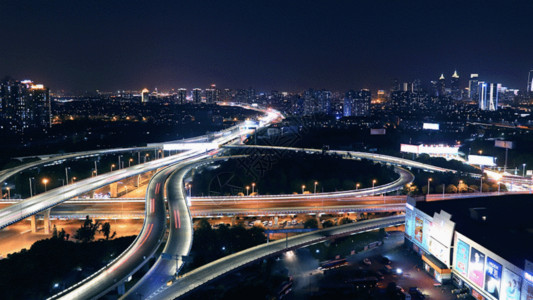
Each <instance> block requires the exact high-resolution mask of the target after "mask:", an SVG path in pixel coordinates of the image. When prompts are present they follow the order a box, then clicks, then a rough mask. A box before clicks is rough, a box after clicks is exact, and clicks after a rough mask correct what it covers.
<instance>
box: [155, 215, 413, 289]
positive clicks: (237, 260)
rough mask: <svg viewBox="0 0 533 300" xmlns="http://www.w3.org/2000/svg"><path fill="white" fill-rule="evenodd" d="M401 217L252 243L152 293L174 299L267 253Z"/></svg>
mask: <svg viewBox="0 0 533 300" xmlns="http://www.w3.org/2000/svg"><path fill="white" fill-rule="evenodd" d="M404 221H405V217H404V216H392V217H385V218H380V219H374V220H366V221H361V222H357V223H353V224H346V225H342V226H337V227H332V228H328V229H322V230H317V231H313V232H310V233H305V234H301V235H297V236H294V237H291V238H289V239H287V240H278V241H275V242H271V243H267V244H263V245H259V246H255V247H253V248H250V249H246V250H243V251H241V252H237V253H234V254H232V255H229V256H226V257H223V258H221V259H219V260H216V261H214V262H211V263H209V264H207V265H204V266H202V267H200V268H198V269H195V270H193V271H191V272H189V273H187V274H185V275H183V276H182V277H181V278H180V279H178V280H177V281H176V282H175V283H174V284H172V285H171V286H170V287H168V288H166V289H164V290H163V291H161V292H160V293H158V294H157V295H152V296H155V297H154V298H156V299H176V298H178V297H181V296H183V295H186V294H188V293H190V292H191V291H193V290H194V289H196V288H197V287H199V286H201V285H203V284H206V283H208V282H210V281H211V280H213V279H215V278H218V277H220V276H223V275H224V274H226V273H228V272H231V271H233V270H235V269H238V268H241V267H244V266H246V265H248V264H251V263H253V262H256V261H258V260H261V259H264V258H266V257H269V256H274V255H279V254H281V253H283V252H285V251H287V250H291V249H297V248H301V247H305V246H308V245H311V244H314V243H318V242H322V241H325V240H327V239H331V238H337V237H341V236H346V235H351V234H356V233H361V232H363V231H367V230H374V229H378V228H383V227H390V226H397V225H401V224H403V223H404ZM148 297H150V296H148Z"/></svg>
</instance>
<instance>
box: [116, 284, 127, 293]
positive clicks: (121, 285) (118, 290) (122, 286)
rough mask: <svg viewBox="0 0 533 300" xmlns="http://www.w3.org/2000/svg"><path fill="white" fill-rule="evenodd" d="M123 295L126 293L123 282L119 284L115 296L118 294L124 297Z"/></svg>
mask: <svg viewBox="0 0 533 300" xmlns="http://www.w3.org/2000/svg"><path fill="white" fill-rule="evenodd" d="M125 293H126V287H125V286H124V282H123V283H121V284H119V285H118V286H117V294H118V295H119V296H122V295H124V294H125Z"/></svg>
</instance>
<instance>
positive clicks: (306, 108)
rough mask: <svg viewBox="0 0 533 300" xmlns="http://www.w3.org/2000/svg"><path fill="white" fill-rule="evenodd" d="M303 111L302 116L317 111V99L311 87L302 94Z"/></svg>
mask: <svg viewBox="0 0 533 300" xmlns="http://www.w3.org/2000/svg"><path fill="white" fill-rule="evenodd" d="M302 105H303V112H302V114H303V115H304V116H310V115H313V114H316V113H317V112H318V101H317V99H316V97H315V92H314V91H313V89H308V90H306V91H305V92H304V94H303V102H302Z"/></svg>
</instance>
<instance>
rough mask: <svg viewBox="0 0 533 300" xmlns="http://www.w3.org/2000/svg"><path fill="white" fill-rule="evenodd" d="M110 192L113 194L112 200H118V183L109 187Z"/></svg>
mask: <svg viewBox="0 0 533 300" xmlns="http://www.w3.org/2000/svg"><path fill="white" fill-rule="evenodd" d="M109 192H110V194H111V198H116V197H117V195H118V183H117V182H113V183H111V184H110V185H109Z"/></svg>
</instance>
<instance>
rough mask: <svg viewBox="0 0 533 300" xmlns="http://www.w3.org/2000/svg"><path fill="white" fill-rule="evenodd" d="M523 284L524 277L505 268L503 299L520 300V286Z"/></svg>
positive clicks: (501, 297)
mask: <svg viewBox="0 0 533 300" xmlns="http://www.w3.org/2000/svg"><path fill="white" fill-rule="evenodd" d="M521 286H522V278H521V277H520V276H518V275H517V274H515V273H513V272H511V271H509V270H508V269H506V268H504V269H503V274H502V280H501V290H500V299H501V300H518V299H520V288H521Z"/></svg>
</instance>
